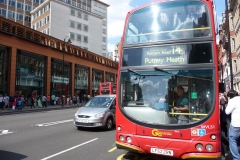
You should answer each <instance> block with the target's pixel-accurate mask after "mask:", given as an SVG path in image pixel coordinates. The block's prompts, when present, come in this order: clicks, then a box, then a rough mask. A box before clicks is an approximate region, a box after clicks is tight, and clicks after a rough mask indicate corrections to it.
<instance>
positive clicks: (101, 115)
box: [95, 112, 105, 118]
mask: <svg viewBox="0 0 240 160" xmlns="http://www.w3.org/2000/svg"><path fill="white" fill-rule="evenodd" d="M104 115H105V112H101V113H98V114H96V115H95V117H96V118H99V117H104Z"/></svg>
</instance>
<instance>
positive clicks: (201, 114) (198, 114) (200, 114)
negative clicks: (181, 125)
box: [169, 112, 208, 116]
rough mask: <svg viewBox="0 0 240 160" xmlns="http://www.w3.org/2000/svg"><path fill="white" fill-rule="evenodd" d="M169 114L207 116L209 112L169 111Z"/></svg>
mask: <svg viewBox="0 0 240 160" xmlns="http://www.w3.org/2000/svg"><path fill="white" fill-rule="evenodd" d="M169 114H176V115H188V116H207V115H208V114H203V113H175V112H174V113H169Z"/></svg>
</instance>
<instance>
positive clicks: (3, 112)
mask: <svg viewBox="0 0 240 160" xmlns="http://www.w3.org/2000/svg"><path fill="white" fill-rule="evenodd" d="M79 107H81V105H67V104H66V105H63V106H62V105H54V106H51V105H50V106H47V107H46V108H42V107H35V108H31V106H25V107H24V108H23V109H22V110H12V109H9V108H5V109H4V110H2V109H0V116H1V115H8V114H18V113H27V112H39V111H49V110H60V109H69V108H76V109H77V108H79Z"/></svg>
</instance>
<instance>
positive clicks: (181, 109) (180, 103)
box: [173, 86, 189, 124]
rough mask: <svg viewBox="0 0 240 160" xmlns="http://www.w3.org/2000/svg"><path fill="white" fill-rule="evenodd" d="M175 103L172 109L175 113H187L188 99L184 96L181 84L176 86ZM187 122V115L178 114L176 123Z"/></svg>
mask: <svg viewBox="0 0 240 160" xmlns="http://www.w3.org/2000/svg"><path fill="white" fill-rule="evenodd" d="M177 95H178V99H177V103H176V106H173V109H174V111H176V112H177V113H188V111H189V107H188V99H187V98H186V97H185V96H184V88H183V87H182V86H177ZM185 123H188V116H186V115H179V116H178V124H185Z"/></svg>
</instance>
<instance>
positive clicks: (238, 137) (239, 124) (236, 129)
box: [225, 90, 240, 160]
mask: <svg viewBox="0 0 240 160" xmlns="http://www.w3.org/2000/svg"><path fill="white" fill-rule="evenodd" d="M227 95H228V97H229V98H230V100H229V101H228V105H227V108H226V110H225V111H226V114H227V115H229V114H231V123H230V127H229V131H228V133H229V134H228V138H229V148H230V151H231V153H232V157H233V160H240V154H239V151H238V147H239V145H240V144H239V142H240V104H239V102H240V96H238V93H237V92H236V91H235V90H230V91H229V92H228V94H227Z"/></svg>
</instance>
